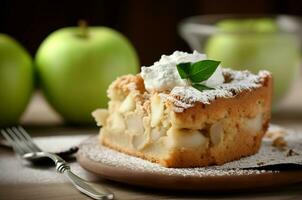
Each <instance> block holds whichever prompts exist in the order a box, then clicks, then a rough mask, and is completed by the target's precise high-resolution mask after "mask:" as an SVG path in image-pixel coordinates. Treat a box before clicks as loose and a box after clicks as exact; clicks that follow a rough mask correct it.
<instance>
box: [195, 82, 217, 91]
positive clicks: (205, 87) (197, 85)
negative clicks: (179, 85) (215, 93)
mask: <svg viewBox="0 0 302 200" xmlns="http://www.w3.org/2000/svg"><path fill="white" fill-rule="evenodd" d="M192 87H193V88H195V89H197V90H199V91H200V92H202V91H203V90H213V89H214V88H210V87H208V86H205V85H202V84H199V83H193V84H192Z"/></svg>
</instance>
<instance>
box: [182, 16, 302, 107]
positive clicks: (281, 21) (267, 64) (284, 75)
mask: <svg viewBox="0 0 302 200" xmlns="http://www.w3.org/2000/svg"><path fill="white" fill-rule="evenodd" d="M179 33H180V35H181V36H182V37H183V38H184V40H185V41H186V42H187V43H188V44H189V45H190V47H191V48H192V49H195V50H197V51H199V52H202V53H205V54H207V55H208V58H209V59H215V60H220V61H221V62H222V66H224V67H230V68H233V69H237V70H245V69H247V70H250V71H252V72H254V73H256V72H258V71H259V70H261V69H266V70H269V71H271V72H272V74H273V77H274V97H273V103H274V105H275V106H276V104H277V103H278V102H279V100H280V99H282V97H284V96H285V95H286V92H287V91H288V90H289V88H290V86H291V84H292V82H293V80H294V79H295V78H296V76H297V74H298V73H297V72H298V69H299V65H300V64H301V37H302V19H301V18H299V17H294V16H286V15H274V16H270V15H205V16H195V17H191V18H188V19H185V20H183V21H182V22H181V23H180V24H179ZM301 87H302V86H301Z"/></svg>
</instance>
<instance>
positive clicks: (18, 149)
mask: <svg viewBox="0 0 302 200" xmlns="http://www.w3.org/2000/svg"><path fill="white" fill-rule="evenodd" d="M1 133H2V135H3V137H4V138H5V139H6V140H7V141H8V142H9V143H10V144H11V145H12V147H13V148H14V150H15V152H16V153H18V154H20V155H23V154H24V153H25V151H24V150H23V148H22V147H21V146H19V144H18V143H16V142H15V141H14V139H12V138H11V134H10V133H8V132H7V131H6V130H4V129H2V130H1Z"/></svg>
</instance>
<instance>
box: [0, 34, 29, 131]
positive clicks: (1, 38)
mask: <svg viewBox="0 0 302 200" xmlns="http://www.w3.org/2000/svg"><path fill="white" fill-rule="evenodd" d="M33 88H34V77H33V66H32V59H31V56H30V55H29V53H28V52H27V51H26V50H25V49H24V48H23V47H22V46H21V45H20V44H19V43H18V42H17V41H16V40H14V39H13V38H11V37H10V36H8V35H5V34H0V126H6V125H12V124H15V123H17V121H18V119H19V118H20V116H21V114H22V113H23V111H24V110H25V108H26V105H27V104H28V101H29V99H30V96H31V94H32V91H33Z"/></svg>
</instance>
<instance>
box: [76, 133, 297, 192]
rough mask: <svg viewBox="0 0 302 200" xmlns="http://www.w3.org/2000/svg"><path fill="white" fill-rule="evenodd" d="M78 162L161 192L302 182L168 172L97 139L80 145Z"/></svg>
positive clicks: (288, 176)
mask: <svg viewBox="0 0 302 200" xmlns="http://www.w3.org/2000/svg"><path fill="white" fill-rule="evenodd" d="M77 160H78V162H79V163H80V165H81V166H82V167H83V168H85V169H86V170H88V171H90V172H92V173H94V174H97V175H100V176H102V177H104V178H106V179H110V180H114V181H118V182H122V183H127V184H132V185H139V186H144V187H152V188H160V189H177V190H179V189H181V190H199V191H214V190H215V191H225V190H238V189H247V188H264V187H273V186H281V185H287V184H292V183H297V182H301V181H302V170H291V171H284V170H282V171H265V170H247V169H236V170H230V169H217V168H215V167H204V168H182V169H180V168H165V167H162V166H160V165H158V164H155V163H151V162H149V161H146V160H143V159H140V158H136V157H132V156H129V155H126V154H123V153H120V152H117V151H114V150H111V149H109V148H107V147H104V146H102V145H100V144H99V142H98V139H97V138H96V137H92V138H89V139H88V140H86V141H85V142H83V143H82V144H81V145H80V150H79V152H78V154H77Z"/></svg>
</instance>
